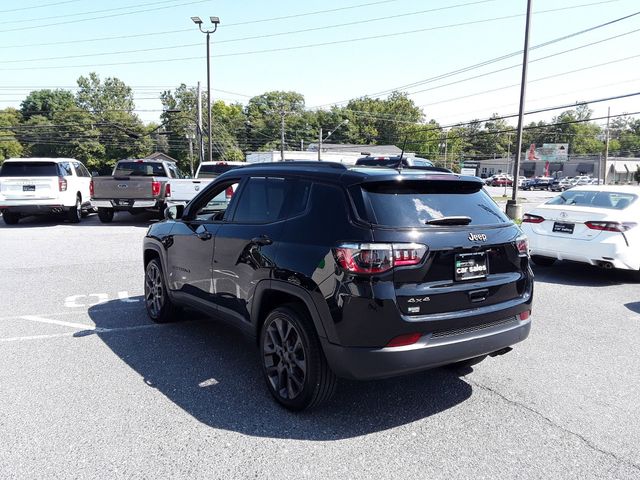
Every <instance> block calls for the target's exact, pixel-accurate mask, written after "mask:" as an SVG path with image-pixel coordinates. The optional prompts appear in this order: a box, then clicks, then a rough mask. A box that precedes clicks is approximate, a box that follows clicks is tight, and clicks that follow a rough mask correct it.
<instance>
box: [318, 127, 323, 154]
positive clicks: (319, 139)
mask: <svg viewBox="0 0 640 480" xmlns="http://www.w3.org/2000/svg"><path fill="white" fill-rule="evenodd" d="M320 152H322V127H320V133H319V134H318V161H320V160H321V157H320V156H321V155H322V154H321V153H320Z"/></svg>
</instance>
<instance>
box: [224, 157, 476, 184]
mask: <svg viewBox="0 0 640 480" xmlns="http://www.w3.org/2000/svg"><path fill="white" fill-rule="evenodd" d="M252 174H253V175H255V174H271V175H285V174H286V175H291V174H294V175H301V176H305V177H313V178H316V179H326V180H332V181H338V182H340V183H344V184H348V185H351V184H355V183H361V182H364V181H367V180H375V181H384V180H396V181H397V180H399V179H411V180H443V181H444V180H449V181H451V180H461V181H468V182H474V183H478V184H480V185H482V184H483V182H482V180H481V179H480V178H478V177H475V176H467V175H458V174H456V173H452V172H439V171H432V170H424V169H414V168H406V167H405V168H402V169H401V170H398V169H395V168H387V167H365V166H362V167H360V166H357V167H354V166H347V165H344V164H342V163H338V162H327V161H321V162H318V161H297V162H289V161H285V162H269V163H254V164H249V165H247V166H246V167H245V168H242V169H239V170H231V171H229V172H226V173H224V174H222V175H221V176H220V177H218V178H223V177H224V178H226V177H230V176H235V175H243V176H246V175H252Z"/></svg>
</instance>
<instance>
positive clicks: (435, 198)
mask: <svg viewBox="0 0 640 480" xmlns="http://www.w3.org/2000/svg"><path fill="white" fill-rule="evenodd" d="M359 195H361V196H362V199H361V200H359V199H357V197H358V196H359ZM352 197H353V200H354V204H355V205H356V209H357V210H358V215H359V216H360V217H361V218H362V219H363V220H366V221H367V222H370V223H373V224H377V225H383V226H391V227H425V226H427V224H426V222H427V221H429V220H436V219H439V218H444V217H459V216H461V217H470V218H471V223H470V225H495V224H501V223H508V222H510V220H509V219H508V218H507V216H506V215H505V214H504V213H502V211H501V210H500V209H499V208H498V206H497V205H496V204H495V202H494V201H493V200H492V199H491V197H490V196H489V195H488V194H487V193H486V192H485V191H484V190H482V185H480V184H477V183H476V182H458V181H440V180H435V181H424V180H423V181H405V182H403V183H402V184H400V185H399V184H398V183H397V182H393V183H390V182H381V183H368V184H364V185H360V186H358V187H357V188H356V189H355V190H354V189H352ZM429 228H434V226H432V225H430V226H429ZM436 228H437V227H436Z"/></svg>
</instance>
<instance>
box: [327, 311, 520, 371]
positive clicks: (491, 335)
mask: <svg viewBox="0 0 640 480" xmlns="http://www.w3.org/2000/svg"><path fill="white" fill-rule="evenodd" d="M530 329H531V319H530V318H529V319H527V320H522V321H521V320H518V319H517V317H512V318H510V319H509V318H507V319H504V321H502V322H495V324H493V325H491V326H488V327H487V328H483V329H479V330H476V331H473V332H462V331H461V332H459V333H458V332H452V334H451V335H448V336H441V337H437V338H436V337H434V336H433V335H432V334H427V335H424V336H423V337H422V338H421V339H420V340H419V341H418V343H416V344H414V345H410V346H406V347H393V348H362V347H342V346H339V345H335V344H332V343H329V342H328V341H326V340H325V339H323V344H322V346H323V349H324V353H325V356H326V357H327V361H328V362H329V365H330V366H331V368H332V370H333V371H334V372H335V373H336V375H338V376H339V377H343V378H349V379H353V380H370V379H376V378H385V377H393V376H397V375H404V374H408V373H414V372H418V371H422V370H428V369H431V368H435V367H439V366H442V365H447V364H451V363H455V362H459V361H462V360H467V359H469V358H474V357H478V356H481V355H487V354H490V353H493V352H496V351H498V350H501V349H503V348H505V347H509V346H511V345H514V344H516V343H518V342H521V341H523V340H524V339H525V338H527V336H528V335H529V331H530Z"/></svg>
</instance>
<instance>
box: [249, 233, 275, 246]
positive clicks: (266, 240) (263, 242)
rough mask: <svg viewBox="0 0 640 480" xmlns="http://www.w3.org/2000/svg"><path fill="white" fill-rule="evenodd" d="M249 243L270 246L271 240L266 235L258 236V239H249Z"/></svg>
mask: <svg viewBox="0 0 640 480" xmlns="http://www.w3.org/2000/svg"><path fill="white" fill-rule="evenodd" d="M251 243H255V244H256V245H260V246H263V245H271V244H272V243H273V240H271V239H270V238H269V237H268V236H266V235H260V236H259V237H253V238H252V239H251Z"/></svg>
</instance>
